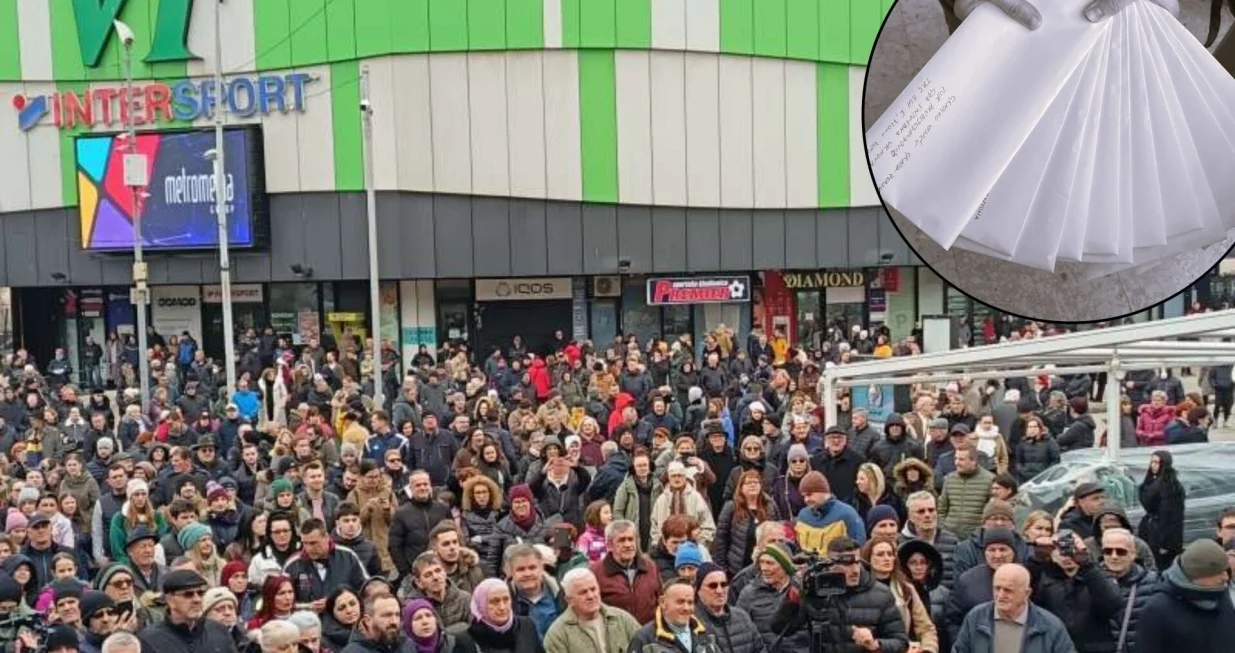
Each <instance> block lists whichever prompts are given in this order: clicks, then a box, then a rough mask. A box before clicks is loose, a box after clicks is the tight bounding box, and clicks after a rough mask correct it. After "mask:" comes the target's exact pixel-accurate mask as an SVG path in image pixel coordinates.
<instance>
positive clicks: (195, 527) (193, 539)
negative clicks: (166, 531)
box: [176, 522, 210, 551]
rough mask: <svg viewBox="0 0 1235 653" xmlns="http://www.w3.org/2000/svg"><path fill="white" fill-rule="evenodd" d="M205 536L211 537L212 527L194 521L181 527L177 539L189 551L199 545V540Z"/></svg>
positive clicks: (181, 546)
mask: <svg viewBox="0 0 1235 653" xmlns="http://www.w3.org/2000/svg"><path fill="white" fill-rule="evenodd" d="M203 537H210V527H209V526H206V525H205V524H199V523H197V522H193V523H192V524H189V525H188V526H185V527H184V528H182V529H180V533H179V534H177V535H176V541H177V542H179V543H180V548H182V549H184V550H185V551H188V550H190V549H192V548H193V547H195V546H197V541H198V540H200V539H202V538H203Z"/></svg>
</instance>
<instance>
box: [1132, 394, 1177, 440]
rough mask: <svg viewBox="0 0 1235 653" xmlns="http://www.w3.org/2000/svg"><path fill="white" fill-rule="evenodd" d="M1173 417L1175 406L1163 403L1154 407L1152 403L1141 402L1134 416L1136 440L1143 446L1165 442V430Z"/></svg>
mask: <svg viewBox="0 0 1235 653" xmlns="http://www.w3.org/2000/svg"><path fill="white" fill-rule="evenodd" d="M1172 419H1175V407H1174V406H1166V405H1163V406H1162V407H1161V408H1157V409H1155V408H1154V407H1153V404H1142V405H1141V407H1140V409H1138V410H1137V416H1136V440H1137V442H1139V443H1140V444H1141V446H1144V447H1156V446H1161V445H1164V444H1166V436H1165V435H1163V431H1165V430H1166V427H1167V425H1168V424H1170V423H1171V420H1172Z"/></svg>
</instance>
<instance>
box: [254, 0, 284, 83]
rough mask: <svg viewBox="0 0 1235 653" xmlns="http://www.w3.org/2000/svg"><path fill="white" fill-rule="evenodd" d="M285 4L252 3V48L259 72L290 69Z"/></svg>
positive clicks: (280, 1) (278, 1) (267, 0)
mask: <svg viewBox="0 0 1235 653" xmlns="http://www.w3.org/2000/svg"><path fill="white" fill-rule="evenodd" d="M288 1H289V0H262V1H261V2H254V3H253V47H254V52H255V54H256V55H257V67H258V69H260V70H270V69H272V68H289V67H291V65H292V42H291V39H289V38H288V37H287V35H288V34H289V33H290V32H291V30H292V27H291V20H292V18H291V9H290V7H289V6H288Z"/></svg>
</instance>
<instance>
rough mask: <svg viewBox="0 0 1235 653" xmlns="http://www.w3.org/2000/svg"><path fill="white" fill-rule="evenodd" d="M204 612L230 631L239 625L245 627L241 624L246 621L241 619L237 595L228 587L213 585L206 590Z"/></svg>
mask: <svg viewBox="0 0 1235 653" xmlns="http://www.w3.org/2000/svg"><path fill="white" fill-rule="evenodd" d="M202 614H203V615H205V617H206V618H207V619H209V620H211V621H213V622H215V623H217V624H219V625H220V626H223V627H224V628H226V629H228V631H229V632H231V631H233V629H236V628H237V627H238V626H239V627H240V630H242V631H243V629H244V628H243V626H240V624H242V623H244V622H243V621H242V620H241V619H240V614H239V610H238V608H237V603H236V595H235V594H232V592H231V590H229V589H227V588H226V587H212V588H210V589H208V590H206V594H205V595H204V596H202ZM237 650H239V649H237Z"/></svg>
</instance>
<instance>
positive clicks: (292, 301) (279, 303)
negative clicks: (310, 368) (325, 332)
mask: <svg viewBox="0 0 1235 653" xmlns="http://www.w3.org/2000/svg"><path fill="white" fill-rule="evenodd" d="M269 288H270V326H272V327H274V332H275V333H277V334H279V335H280V336H284V337H287V338H290V339H291V342H292V344H293V345H305V344H308V342H309V340H310V339H312V338H320V337H321V314H320V313H319V312H318V285H317V284H316V283H272V284H270V286H269Z"/></svg>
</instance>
